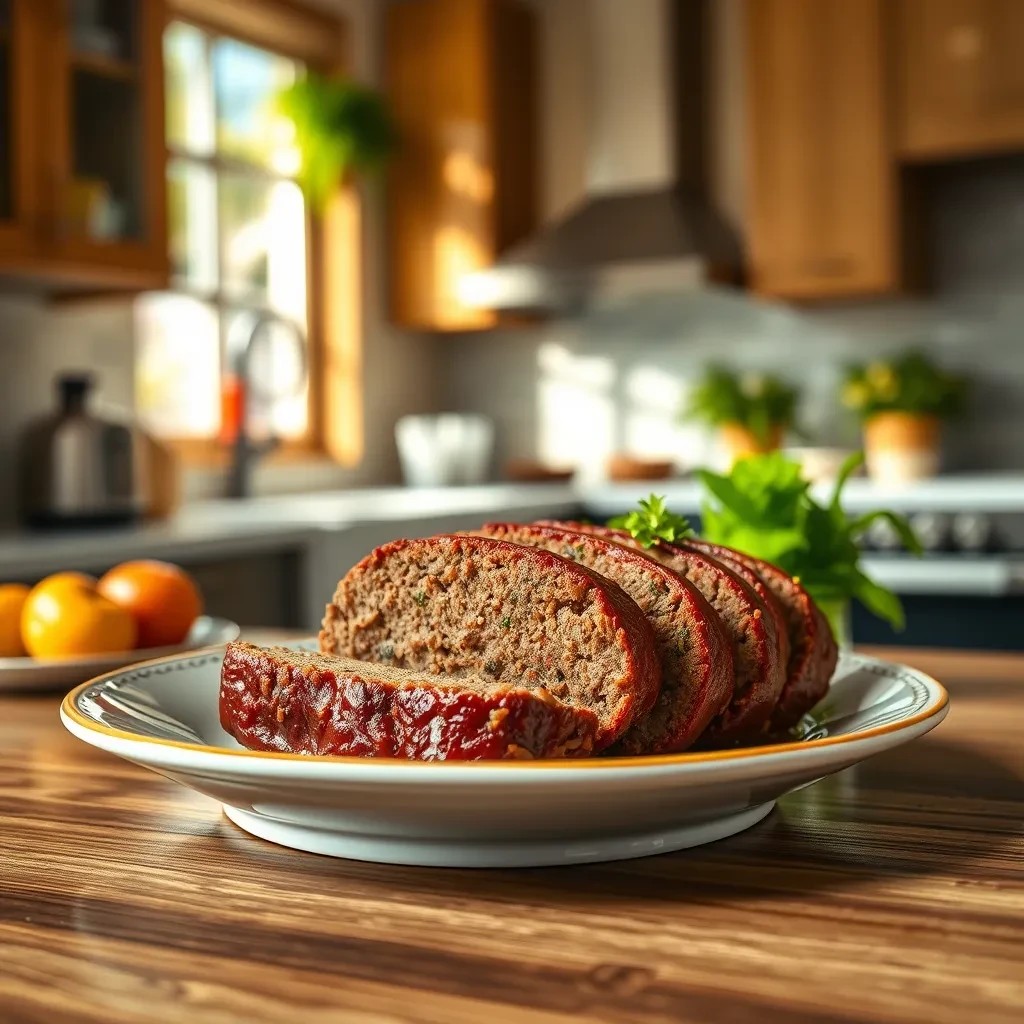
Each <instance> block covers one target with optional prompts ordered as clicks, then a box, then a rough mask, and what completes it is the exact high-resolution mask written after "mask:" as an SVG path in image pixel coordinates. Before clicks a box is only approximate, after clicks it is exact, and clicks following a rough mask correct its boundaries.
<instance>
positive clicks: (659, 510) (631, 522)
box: [608, 494, 693, 548]
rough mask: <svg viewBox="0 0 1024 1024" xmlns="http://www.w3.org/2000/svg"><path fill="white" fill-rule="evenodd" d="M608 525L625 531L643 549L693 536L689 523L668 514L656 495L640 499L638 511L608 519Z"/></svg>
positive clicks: (681, 517) (661, 498)
mask: <svg viewBox="0 0 1024 1024" xmlns="http://www.w3.org/2000/svg"><path fill="white" fill-rule="evenodd" d="M608 525H609V526H610V527H612V528H613V529H616V530H626V531H627V532H628V533H630V534H631V535H632V537H633V539H634V540H635V541H637V542H638V543H639V544H640V545H641V546H642V547H645V548H652V547H654V545H655V544H657V543H659V542H661V541H664V542H665V543H667V544H674V543H675V542H676V541H679V540H682V539H683V538H684V537H692V536H693V529H692V528H691V526H690V523H689V521H688V520H687V519H685V518H683V516H677V515H675V514H674V513H672V512H670V511H669V510H668V508H667V507H666V505H665V499H664V497H659V496H658V495H657V494H652V495H650V496H649V497H647V498H642V499H641V500H640V507H639V508H638V509H634V510H633V511H632V512H629V513H628V514H626V515H624V516H616V517H615V518H614V519H609V520H608Z"/></svg>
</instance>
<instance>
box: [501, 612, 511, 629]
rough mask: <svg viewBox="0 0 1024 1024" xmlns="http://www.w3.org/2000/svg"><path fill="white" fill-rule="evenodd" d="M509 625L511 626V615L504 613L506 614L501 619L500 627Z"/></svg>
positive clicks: (505, 627) (504, 627)
mask: <svg viewBox="0 0 1024 1024" xmlns="http://www.w3.org/2000/svg"><path fill="white" fill-rule="evenodd" d="M511 627H512V617H511V616H509V615H506V616H505V617H504V618H503V619H502V620H501V628H502V629H510V628H511Z"/></svg>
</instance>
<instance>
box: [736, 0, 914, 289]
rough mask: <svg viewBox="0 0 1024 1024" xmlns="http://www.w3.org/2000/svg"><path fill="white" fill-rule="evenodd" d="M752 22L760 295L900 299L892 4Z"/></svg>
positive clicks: (770, 6)
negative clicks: (891, 104) (890, 100)
mask: <svg viewBox="0 0 1024 1024" xmlns="http://www.w3.org/2000/svg"><path fill="white" fill-rule="evenodd" d="M745 12H746V41H747V51H746V71H747V82H748V90H747V104H748V133H749V134H748V158H749V167H750V180H749V260H750V268H751V275H752V284H753V287H754V288H755V290H756V291H758V292H760V293H762V294H765V295H771V296H778V297H781V298H788V299H816V298H837V297H844V296H856V295H870V294H881V293H886V292H891V291H894V290H896V289H898V287H899V285H900V281H899V268H900V260H899V256H898V253H899V239H898V234H899V232H898V222H897V202H896V200H897V197H896V167H895V162H894V160H893V157H892V153H891V150H890V145H889V129H888V125H887V119H886V109H887V98H886V94H885V79H886V76H885V67H884V63H885V45H884V42H885V38H884V33H885V10H884V4H883V0H747V3H746V7H745Z"/></svg>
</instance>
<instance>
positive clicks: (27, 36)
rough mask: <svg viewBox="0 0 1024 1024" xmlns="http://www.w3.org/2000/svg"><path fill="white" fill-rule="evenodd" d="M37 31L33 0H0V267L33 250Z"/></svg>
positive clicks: (36, 13)
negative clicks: (34, 77)
mask: <svg viewBox="0 0 1024 1024" xmlns="http://www.w3.org/2000/svg"><path fill="white" fill-rule="evenodd" d="M39 35H40V32H39V18H38V8H37V7H36V6H35V5H34V3H33V0H0V269H3V267H5V266H6V265H7V264H9V263H10V262H11V261H19V260H22V259H26V258H29V259H30V258H32V257H33V256H34V254H35V241H34V232H35V229H36V228H37V226H38V225H37V223H36V214H37V207H36V201H37V195H38V194H37V190H36V185H37V182H38V178H39V174H38V167H37V166H36V164H35V162H34V147H33V138H32V134H33V130H34V127H35V125H37V124H38V121H39V119H38V116H37V112H36V109H35V103H36V100H37V97H38V90H37V89H36V87H35V82H34V80H33V78H32V74H33V70H34V64H33V55H34V54H35V53H36V52H37V48H36V43H37V40H38V38H39Z"/></svg>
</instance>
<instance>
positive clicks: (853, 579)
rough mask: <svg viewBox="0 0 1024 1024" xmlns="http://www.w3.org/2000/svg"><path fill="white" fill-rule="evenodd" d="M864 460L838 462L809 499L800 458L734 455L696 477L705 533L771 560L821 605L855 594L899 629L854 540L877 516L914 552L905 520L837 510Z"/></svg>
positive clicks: (895, 607)
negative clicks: (826, 492) (825, 500)
mask: <svg viewBox="0 0 1024 1024" xmlns="http://www.w3.org/2000/svg"><path fill="white" fill-rule="evenodd" d="M863 458H864V457H863V455H862V454H861V453H860V452H858V453H856V454H855V455H852V456H851V457H850V458H848V459H847V460H846V462H845V463H844V464H843V467H842V469H841V471H840V473H839V477H838V479H837V480H836V485H835V490H834V492H833V495H832V499H831V501H830V502H829V504H828V505H821V504H819V503H818V502H817V501H816V500H815V498H814V497H813V495H812V494H811V492H810V483H809V482H808V481H807V480H805V479H804V478H803V475H802V473H801V470H800V465H799V463H796V462H792V461H790V460H789V459H786V458H785V457H784V456H782V455H780V454H779V453H777V452H774V453H772V454H770V455H755V456H751V457H749V458H746V459H740V460H739V461H738V462H737V463H736V465H735V466H734V467H733V468H732V470H731V472H730V473H729V474H728V475H724V476H723V475H721V474H718V473H711V472H708V471H707V470H702V471H700V473H699V474H698V475H699V477H700V480H701V482H702V483H703V484H704V487H705V488H706V489H707V492H708V496H707V499H706V501H705V503H704V507H703V513H702V514H703V521H704V536H705V537H706V538H707V539H708V540H711V541H714V542H715V543H716V544H726V545H728V546H729V547H734V548H737V549H738V550H740V551H746V552H747V553H748V554H751V555H755V556H756V557H758V558H763V559H765V560H766V561H769V562H773V563H775V564H776V565H778V566H779V567H780V568H782V569H785V570H786V572H788V573H789V574H790V575H791V576H796V577H798V578H799V579H800V582H801V583H802V584H803V585H804V586H805V587H806V588H807V590H808V591H809V593H810V594H811V596H812V597H813V598H814V599H815V600H816V601H818V602H819V603H820V604H822V605H823V606H825V607H834V606H835V605H837V604H841V603H844V602H846V601H847V600H849V599H850V598H856V599H857V600H859V601H860V602H861V603H862V604H863V605H864V606H865V607H866V608H867V609H868V610H869V611H871V612H872V613H873V614H875V615H877V616H879V618H882V619H885V620H886V621H887V622H889V623H890V624H891V625H892V626H893V627H895V628H896V629H902V628H903V626H904V616H903V606H902V605H901V604H900V600H899V598H898V597H897V596H896V595H895V594H893V593H892V592H891V591H889V590H886V589H885V588H884V587H882V586H880V585H879V584H878V583H875V582H874V581H873V580H871V579H870V578H869V577H868V576H866V575H865V574H864V572H863V571H862V570H861V568H860V548H859V547H858V545H857V541H858V540H859V539H860V537H861V536H862V535H863V534H864V532H865V531H866V530H867V528H868V527H869V526H870V525H871V523H873V522H874V521H875V520H876V519H885V520H886V521H887V522H888V523H890V524H891V525H892V526H893V527H894V529H895V530H896V531H897V533H898V534H899V536H900V539H901V540H902V542H903V544H904V545H905V546H906V547H907V548H908V549H909V550H910V551H912V552H914V553H915V554H921V545H920V543H919V542H918V540H917V537H916V536H915V535H914V532H913V530H912V529H911V528H910V525H909V524H908V523H907V521H906V520H905V519H903V517H902V516H898V515H896V514H895V513H893V512H886V511H877V512H871V513H869V514H867V515H862V516H859V517H857V518H855V519H850V518H848V517H847V515H846V514H845V513H844V512H843V508H842V502H841V498H842V491H843V487H844V486H845V484H846V481H847V480H848V479H849V478H850V475H851V474H852V473H853V472H854V471H855V470H856V469H857V468H858V466H860V464H861V462H862V461H863Z"/></svg>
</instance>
